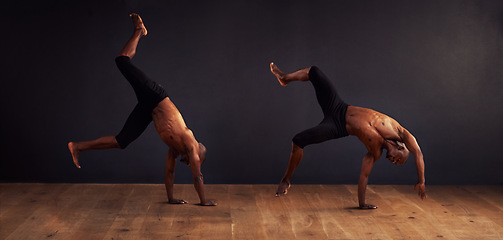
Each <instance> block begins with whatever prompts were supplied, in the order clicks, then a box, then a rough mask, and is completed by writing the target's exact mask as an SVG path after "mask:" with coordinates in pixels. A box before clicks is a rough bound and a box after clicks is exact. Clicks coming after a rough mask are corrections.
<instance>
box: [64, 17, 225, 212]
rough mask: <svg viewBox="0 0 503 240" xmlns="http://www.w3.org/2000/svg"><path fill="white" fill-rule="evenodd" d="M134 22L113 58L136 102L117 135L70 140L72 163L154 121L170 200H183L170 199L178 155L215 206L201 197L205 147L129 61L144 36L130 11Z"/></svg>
mask: <svg viewBox="0 0 503 240" xmlns="http://www.w3.org/2000/svg"><path fill="white" fill-rule="evenodd" d="M130 17H131V20H132V21H133V25H134V32H133V35H132V36H131V38H130V39H129V41H128V42H127V43H126V45H125V46H124V48H123V49H122V51H121V52H120V54H119V56H118V57H116V58H115V62H116V63H117V67H118V68H119V70H120V71H121V73H122V74H123V75H124V77H126V79H127V80H128V81H129V83H130V84H131V86H132V87H133V89H134V92H135V94H136V98H137V99H138V104H137V105H136V107H135V108H134V110H133V112H131V114H130V115H129V117H128V119H127V121H126V123H125V124H124V127H123V128H122V130H121V131H120V133H119V134H118V135H117V136H105V137H101V138H98V139H95V140H91V141H85V142H69V143H68V148H69V149H70V152H71V153H72V157H73V162H74V163H75V166H77V167H78V168H80V165H79V153H80V152H82V151H86V150H90V149H109V148H121V149H124V148H126V146H127V145H128V144H129V143H131V142H132V141H134V140H135V139H136V138H138V137H139V136H140V135H141V134H142V133H143V131H145V128H147V126H148V125H149V124H150V122H152V120H153V121H154V125H155V128H156V130H157V132H158V133H159V135H160V136H161V139H162V140H163V141H164V143H166V144H167V145H168V147H169V150H168V156H167V159H166V172H165V184H166V192H167V195H168V202H169V203H178V204H184V203H187V202H186V201H184V200H182V199H175V198H173V182H174V178H175V175H174V171H175V164H176V158H178V156H181V161H182V162H183V163H185V164H187V165H188V166H190V168H191V170H192V178H193V180H194V187H195V189H196V191H197V194H198V195H199V199H200V200H201V205H203V206H215V205H216V204H215V203H213V202H212V201H210V200H206V198H205V196H204V183H203V175H202V174H201V164H202V163H203V162H204V160H205V158H206V148H205V147H204V146H203V144H201V143H199V142H198V141H197V140H196V139H195V137H194V134H193V133H192V131H191V130H190V129H188V128H187V126H186V125H185V121H184V120H183V118H182V115H181V114H180V112H179V111H178V109H177V108H176V107H175V105H174V104H173V102H171V100H170V99H169V97H168V94H167V93H166V91H165V90H164V88H162V87H161V85H159V84H158V83H156V82H154V81H152V80H150V79H149V78H148V77H147V76H146V75H145V74H144V73H143V72H142V71H141V70H140V69H138V68H137V67H135V66H134V65H133V64H132V63H131V58H133V56H134V55H135V53H136V46H137V45H138V41H139V40H140V38H141V37H142V36H145V35H147V29H146V28H145V26H144V25H143V22H142V19H141V18H140V16H139V15H138V14H135V13H132V14H130Z"/></svg>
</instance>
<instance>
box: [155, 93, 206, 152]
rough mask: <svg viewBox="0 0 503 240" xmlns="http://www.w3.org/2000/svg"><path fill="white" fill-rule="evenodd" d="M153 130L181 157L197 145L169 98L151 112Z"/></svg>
mask: <svg viewBox="0 0 503 240" xmlns="http://www.w3.org/2000/svg"><path fill="white" fill-rule="evenodd" d="M152 118H153V121H154V125H155V128H156V130H157V132H158V133H159V136H161V139H162V140H163V141H164V143H166V144H167V145H168V146H169V147H170V148H174V149H176V150H177V152H178V153H179V154H181V155H184V153H186V152H187V151H190V150H191V149H190V148H192V147H194V146H196V145H198V143H197V141H196V139H195V138H194V134H193V133H192V131H191V130H190V129H189V128H187V125H186V124H185V121H184V120H183V117H182V114H180V112H179V111H178V109H177V108H176V106H175V104H173V102H171V100H170V99H169V98H165V99H164V100H163V101H161V102H160V103H159V104H158V105H157V107H156V108H155V109H154V111H152Z"/></svg>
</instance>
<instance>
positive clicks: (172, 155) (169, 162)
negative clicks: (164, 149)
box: [164, 148, 188, 204]
mask: <svg viewBox="0 0 503 240" xmlns="http://www.w3.org/2000/svg"><path fill="white" fill-rule="evenodd" d="M177 157H178V153H177V152H176V151H175V150H173V149H171V148H170V149H169V150H168V156H167V157H166V171H165V173H164V185H165V186H166V193H167V194H168V203H171V204H184V203H188V202H187V201H185V200H182V199H175V198H173V183H174V181H175V165H176V158H177Z"/></svg>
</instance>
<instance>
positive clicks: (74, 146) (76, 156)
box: [68, 142, 80, 168]
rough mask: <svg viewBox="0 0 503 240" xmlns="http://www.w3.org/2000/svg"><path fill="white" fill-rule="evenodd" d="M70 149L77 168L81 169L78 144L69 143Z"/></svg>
mask: <svg viewBox="0 0 503 240" xmlns="http://www.w3.org/2000/svg"><path fill="white" fill-rule="evenodd" d="M68 149H70V153H72V158H73V163H74V164H75V166H77V167H78V168H80V165H79V153H80V151H79V149H78V148H77V144H76V143H74V142H69V143H68Z"/></svg>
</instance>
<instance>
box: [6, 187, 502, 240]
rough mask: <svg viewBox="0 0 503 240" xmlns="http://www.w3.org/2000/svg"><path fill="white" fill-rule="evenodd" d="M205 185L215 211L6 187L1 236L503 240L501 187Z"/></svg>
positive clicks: (188, 194) (115, 191)
mask: <svg viewBox="0 0 503 240" xmlns="http://www.w3.org/2000/svg"><path fill="white" fill-rule="evenodd" d="M275 190H276V186H275V185H223V184H222V185H206V195H207V197H208V198H209V199H213V200H216V202H217V203H218V206H216V207H202V206H199V205H198V203H199V201H198V196H197V193H196V192H195V190H194V187H193V185H190V184H176V185H175V191H174V192H175V194H174V195H175V197H176V198H182V199H185V200H187V201H189V204H184V205H171V204H167V202H166V200H167V199H166V192H165V189H164V185H161V184H32V183H30V184H19V183H3V184H0V240H1V239H108V240H111V239H503V207H502V205H501V203H502V202H503V186H428V199H427V200H425V201H422V200H421V199H420V198H419V197H418V196H417V194H416V193H415V192H414V191H413V186H409V185H370V186H369V187H368V191H367V203H370V204H375V205H378V206H379V208H378V209H377V210H359V209H356V208H355V207H356V206H357V195H356V193H357V186H356V185H293V186H292V187H291V188H290V190H289V193H288V195H287V196H286V197H274V192H275Z"/></svg>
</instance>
